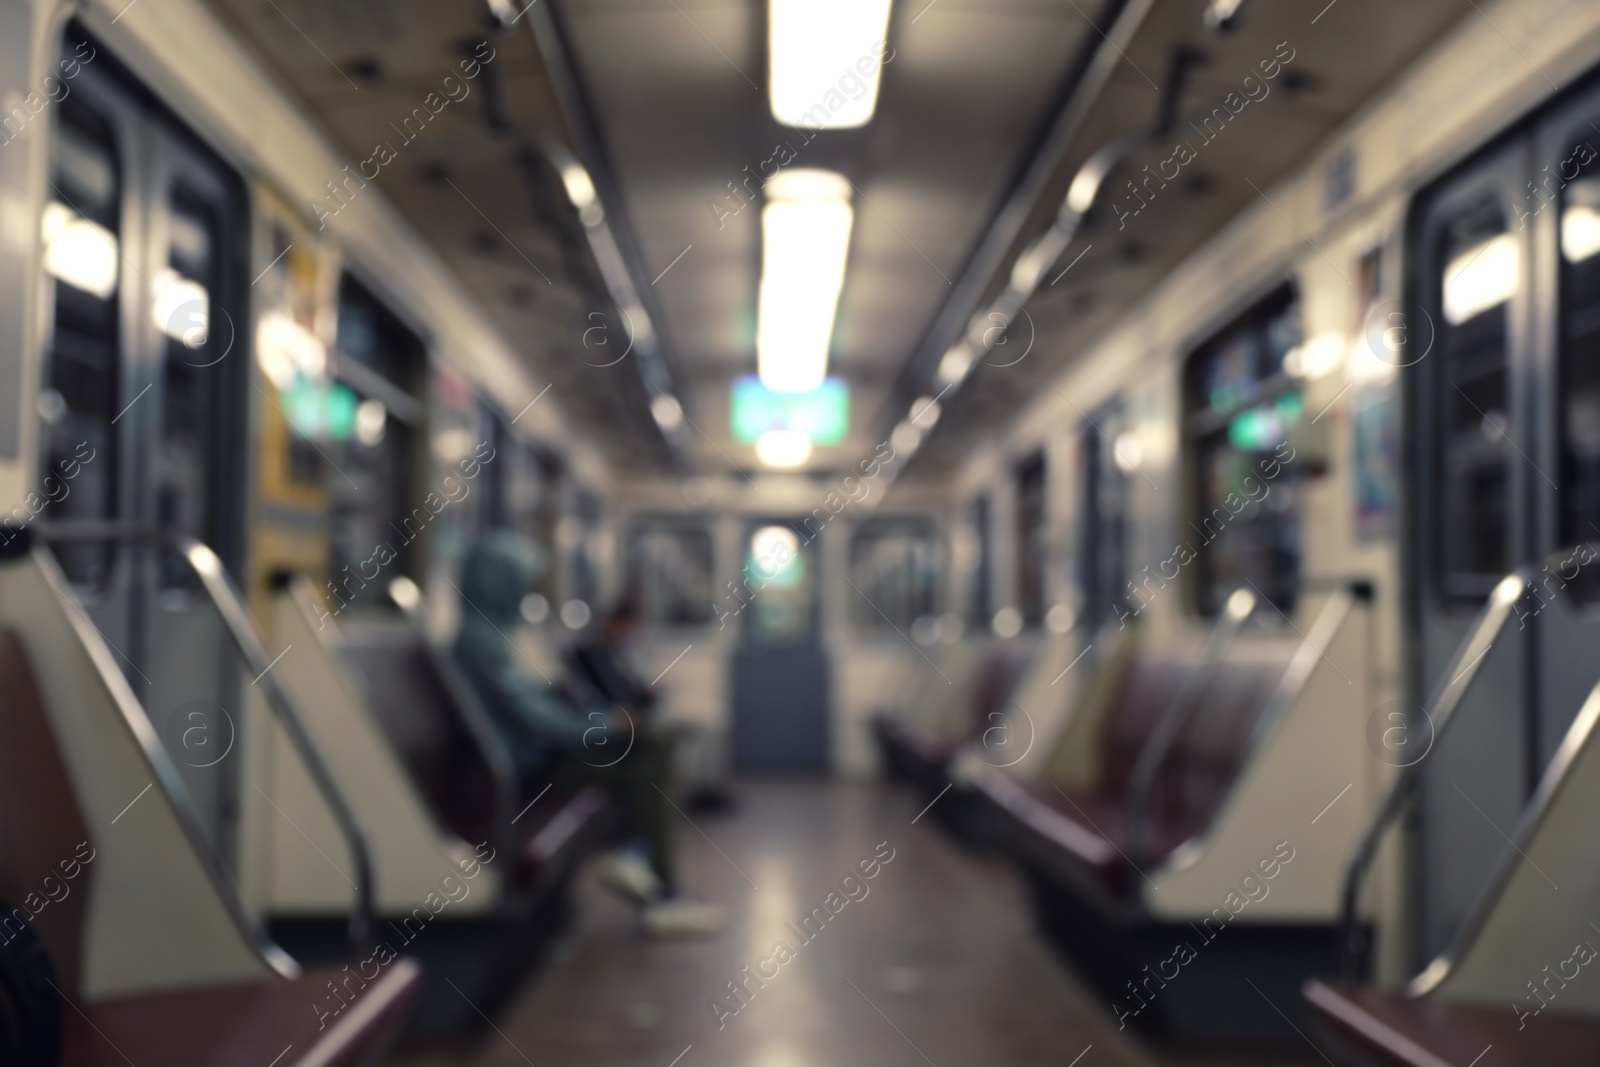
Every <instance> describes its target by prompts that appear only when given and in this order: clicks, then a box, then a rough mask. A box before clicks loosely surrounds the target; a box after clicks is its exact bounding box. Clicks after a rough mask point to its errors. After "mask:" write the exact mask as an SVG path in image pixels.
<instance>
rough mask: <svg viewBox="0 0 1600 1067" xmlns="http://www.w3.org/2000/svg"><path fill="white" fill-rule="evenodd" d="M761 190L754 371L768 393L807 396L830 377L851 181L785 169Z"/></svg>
mask: <svg viewBox="0 0 1600 1067" xmlns="http://www.w3.org/2000/svg"><path fill="white" fill-rule="evenodd" d="M764 191H765V193H766V197H767V204H766V207H765V208H763V209H762V213H761V235H762V249H761V289H760V296H759V305H758V308H757V315H758V323H757V327H756V364H757V373H758V374H759V375H760V378H761V384H762V385H765V386H766V387H767V388H768V389H771V390H773V391H774V392H779V393H806V392H810V391H811V390H813V389H816V388H817V387H819V386H820V385H822V382H823V379H824V378H826V377H827V374H828V349H829V347H830V345H831V344H832V340H833V323H834V316H835V314H836V313H837V311H838V308H839V294H840V292H841V290H842V289H843V288H844V272H845V262H846V260H847V259H848V258H849V254H850V228H851V225H852V223H853V221H854V217H855V213H854V211H853V210H852V209H851V206H850V183H849V182H848V181H846V180H845V178H844V176H843V175H840V174H835V173H833V172H832V171H825V170H786V171H783V172H781V173H779V174H778V175H776V176H774V177H773V178H772V180H770V181H769V182H767V185H766V188H765V190H764Z"/></svg>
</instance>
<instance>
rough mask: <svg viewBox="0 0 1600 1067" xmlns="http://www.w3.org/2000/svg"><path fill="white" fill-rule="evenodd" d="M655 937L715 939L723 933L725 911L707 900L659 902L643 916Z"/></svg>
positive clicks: (645, 924) (647, 908) (644, 911)
mask: <svg viewBox="0 0 1600 1067" xmlns="http://www.w3.org/2000/svg"><path fill="white" fill-rule="evenodd" d="M641 916H642V918H643V920H644V930H645V933H647V934H649V935H650V936H651V937H659V938H669V937H711V936H712V935H714V934H718V933H721V932H722V926H723V919H722V909H721V908H720V907H718V906H717V905H715V904H707V903H706V902H705V901H703V900H682V899H676V898H675V899H671V900H658V901H656V902H654V903H653V904H646V905H645V906H644V910H643V912H642V913H641Z"/></svg>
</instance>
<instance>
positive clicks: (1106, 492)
mask: <svg viewBox="0 0 1600 1067" xmlns="http://www.w3.org/2000/svg"><path fill="white" fill-rule="evenodd" d="M1079 440H1080V441H1081V442H1082V453H1081V454H1082V457H1083V481H1082V483H1081V484H1082V487H1083V504H1082V510H1081V512H1080V522H1081V524H1082V527H1081V529H1082V535H1081V537H1080V539H1079V549H1078V587H1079V588H1080V589H1081V590H1082V593H1083V604H1082V611H1081V612H1080V613H1079V614H1080V617H1081V618H1082V619H1083V622H1084V625H1086V626H1088V627H1090V628H1091V629H1092V628H1094V627H1098V626H1101V625H1103V624H1104V623H1107V622H1109V621H1111V619H1113V618H1116V617H1118V616H1120V615H1121V614H1123V613H1124V612H1125V611H1127V610H1128V608H1129V606H1130V605H1129V604H1128V602H1127V598H1128V593H1127V588H1126V587H1127V582H1128V564H1127V555H1126V554H1127V523H1128V489H1129V487H1128V480H1129V476H1130V474H1131V472H1133V471H1135V470H1137V469H1138V466H1139V463H1140V461H1141V460H1142V459H1143V456H1142V455H1141V452H1142V449H1141V448H1140V447H1139V443H1138V438H1137V437H1135V436H1134V435H1132V434H1130V433H1128V432H1127V431H1126V429H1125V419H1124V416H1123V413H1122V405H1121V404H1120V403H1115V402H1114V403H1111V404H1107V405H1105V406H1103V407H1101V408H1099V409H1098V410H1096V411H1093V412H1091V413H1090V415H1089V425H1087V426H1085V427H1084V428H1083V432H1082V434H1081V436H1080V438H1079Z"/></svg>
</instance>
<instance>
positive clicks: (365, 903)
mask: <svg viewBox="0 0 1600 1067" xmlns="http://www.w3.org/2000/svg"><path fill="white" fill-rule="evenodd" d="M32 529H33V531H34V534H35V536H37V537H38V538H39V540H41V541H43V542H45V543H47V544H100V543H110V544H117V545H130V546H134V547H139V548H148V549H152V550H156V551H163V552H168V553H170V554H172V555H174V556H176V557H178V558H179V559H181V560H183V561H184V562H185V563H186V564H188V566H189V569H190V570H191V571H192V572H193V573H194V575H195V576H196V577H197V578H199V579H200V585H201V588H202V589H204V590H205V593H206V596H207V598H208V599H209V600H210V601H211V605H212V607H213V608H214V609H216V612H217V615H218V617H219V618H221V619H222V622H223V626H224V627H225V628H226V629H227V631H228V635H229V637H231V638H232V639H233V643H234V645H235V646H236V647H237V648H238V650H239V653H240V655H241V656H243V657H244V660H245V663H246V664H247V665H248V666H249V668H250V670H252V671H254V672H255V673H256V675H257V677H256V683H255V684H257V685H259V686H260V687H261V689H262V690H263V691H264V693H265V695H266V698H267V704H268V706H269V707H270V708H271V709H272V712H273V714H274V715H275V716H276V717H277V719H278V722H279V724H280V725H282V726H283V729H284V732H285V733H286V734H288V735H289V741H290V743H291V744H292V745H294V747H295V751H296V752H297V753H298V754H299V756H300V758H301V760H302V761H303V762H304V764H305V767H306V770H307V771H308V772H309V773H310V775H311V780H312V783H313V784H314V785H315V786H316V788H317V791H318V792H319V793H321V794H322V798H323V800H324V801H326V802H327V805H328V809H329V811H330V812H331V813H332V815H333V819H334V822H335V823H337V824H338V826H339V831H340V833H341V834H342V835H343V837H344V839H345V845H346V847H348V848H349V850H350V857H351V861H352V862H353V863H354V865H355V889H356V901H355V907H354V908H353V909H352V911H351V913H350V940H351V943H352V946H353V947H355V948H356V949H357V950H358V951H360V950H364V949H365V947H366V945H367V940H368V937H369V934H370V931H371V929H372V910H373V903H372V901H373V889H372V858H371V854H370V851H369V849H368V846H367V838H366V833H365V831H363V830H362V828H361V824H360V823H359V822H358V821H357V819H356V816H355V812H354V811H353V810H352V808H351V807H350V804H349V802H348V801H346V800H345V798H344V794H343V793H341V792H340V791H339V787H338V785H337V784H336V783H335V782H334V780H333V776H332V774H331V773H330V772H329V771H328V767H327V764H325V763H324V762H323V760H322V756H321V754H320V753H319V752H318V751H317V749H316V746H315V745H314V744H312V741H311V736H310V734H309V733H307V732H306V728H305V724H304V722H303V721H302V716H301V714H300V712H299V709H298V708H297V707H296V706H295V703H294V701H293V700H292V699H291V698H290V696H289V694H288V693H287V692H286V691H285V690H284V688H283V687H282V686H281V685H279V684H278V680H277V679H276V678H274V677H273V676H272V673H271V670H270V668H271V667H272V665H273V662H274V661H273V660H272V659H271V658H270V657H269V656H268V655H267V652H266V648H265V647H264V646H263V645H262V643H261V638H260V636H259V635H258V634H257V633H256V628H255V624H254V623H253V622H251V620H250V612H249V609H248V608H247V607H246V605H245V601H244V597H243V596H241V595H240V593H239V590H238V589H237V588H236V587H235V586H234V584H233V580H232V579H231V578H229V577H228V573H227V571H226V570H225V569H224V568H223V566H222V560H221V559H220V558H219V557H218V556H217V554H216V553H215V552H214V551H212V550H211V548H210V547H209V546H207V545H205V544H203V543H202V542H200V541H198V540H196V539H194V538H192V537H190V536H188V535H187V534H184V533H181V532H179V531H176V530H168V529H162V528H160V527H155V526H147V525H143V524H140V523H123V522H103V521H82V522H76V521H74V522H52V523H36V524H34V526H33V527H32Z"/></svg>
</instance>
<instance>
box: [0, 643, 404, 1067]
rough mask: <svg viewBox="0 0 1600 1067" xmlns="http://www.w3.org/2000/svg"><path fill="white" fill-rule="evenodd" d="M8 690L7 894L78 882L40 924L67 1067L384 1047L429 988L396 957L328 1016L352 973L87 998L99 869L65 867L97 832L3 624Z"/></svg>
mask: <svg viewBox="0 0 1600 1067" xmlns="http://www.w3.org/2000/svg"><path fill="white" fill-rule="evenodd" d="M0 692H4V693H5V694H6V699H5V702H4V704H0V896H5V897H7V898H8V899H12V900H16V901H23V900H25V899H26V897H27V896H28V895H31V894H33V893H37V892H39V891H40V887H41V886H43V885H44V884H45V879H46V878H50V879H51V880H52V883H51V884H52V885H53V884H54V883H55V882H58V881H63V880H65V881H67V882H69V889H70V891H69V892H68V893H67V894H66V895H65V896H63V897H61V898H60V899H52V900H51V902H50V903H49V905H48V906H46V907H44V908H42V909H41V910H40V912H39V914H38V915H37V916H36V917H35V918H34V919H33V920H32V922H31V926H32V928H33V929H34V930H35V931H36V932H37V933H38V935H39V938H40V941H41V942H42V943H43V944H44V946H45V948H46V950H47V951H48V953H49V955H50V957H51V963H52V965H53V967H54V969H55V971H56V974H57V979H56V985H57V988H58V991H59V992H60V994H61V995H62V996H63V997H65V998H66V999H67V1001H68V1003H67V1005H64V1006H63V1007H62V1010H61V1020H62V1049H61V1051H62V1055H61V1061H60V1062H61V1064H62V1065H63V1067H101V1065H104V1067H122V1065H124V1064H127V1063H129V1062H132V1063H135V1064H138V1065H139V1067H147V1065H156V1064H171V1065H175V1067H176V1065H182V1067H232V1065H234V1064H238V1065H240V1067H266V1065H267V1064H268V1063H269V1061H271V1060H272V1059H273V1057H274V1056H277V1055H278V1053H279V1052H285V1055H284V1056H283V1058H282V1059H281V1060H278V1061H277V1063H276V1067H296V1065H301V1064H304V1065H306V1067H311V1065H313V1064H315V1065H316V1067H357V1065H359V1064H365V1063H369V1062H371V1060H372V1059H374V1058H375V1057H376V1056H377V1055H378V1054H379V1053H380V1052H381V1051H382V1048H383V1045H384V1044H385V1043H386V1042H387V1040H388V1038H389V1037H391V1036H392V1035H393V1034H394V1033H395V1031H396V1030H397V1029H398V1027H399V1024H400V1023H401V1022H402V1021H403V1020H404V1013H405V1011H406V1009H407V1007H408V1006H409V1005H410V1003H411V1002H412V1000H413V999H415V997H416V994H417V992H418V990H419V988H420V985H419V976H420V973H421V972H420V969H419V968H418V967H417V965H416V963H414V962H413V961H410V960H406V959H400V960H395V961H394V962H392V963H390V964H389V965H388V966H387V967H385V968H383V970H382V971H381V973H379V974H378V975H377V976H376V977H375V978H374V979H372V980H371V981H369V982H367V983H366V987H365V988H364V989H360V986H359V985H358V984H357V980H354V979H352V980H351V982H352V984H351V986H350V988H351V990H352V991H354V990H357V989H360V993H359V995H358V996H354V997H353V998H352V1003H351V1004H350V1006H349V1007H348V1008H345V1009H344V1010H342V1011H340V1012H338V1013H337V1015H334V1016H332V1017H331V1018H327V1019H324V1018H323V1017H321V1016H320V1015H319V1013H318V1011H317V1005H319V1004H322V1005H328V1006H332V1005H333V1004H335V1003H336V1002H334V1001H332V1000H330V998H331V997H332V996H333V994H332V993H331V992H330V990H329V988H328V984H327V983H328V982H329V981H330V980H332V979H334V978H335V977H339V978H344V977H345V974H344V972H343V971H342V970H341V971H335V970H334V969H331V968H330V969H326V970H321V971H314V972H310V973H307V974H304V975H302V976H301V977H300V978H298V979H294V980H288V981H286V980H284V979H281V978H279V977H277V976H276V975H264V976H263V977H262V978H260V979H258V980H255V981H247V982H238V983H232V984H224V985H208V986H201V987H195V988H189V989H180V990H174V991H171V992H161V993H144V994H138V995H135V996H128V997H117V998H110V999H105V1000H98V1001H94V1002H86V1001H84V1000H83V998H82V997H81V995H80V994H79V984H78V968H79V959H80V957H81V954H82V945H83V936H84V933H83V930H84V922H85V918H86V916H85V904H86V902H87V901H88V899H89V896H90V892H89V883H90V882H92V881H93V880H94V879H95V875H96V869H95V867H94V865H93V864H92V863H85V864H83V865H81V867H79V866H78V865H77V864H74V865H73V866H74V867H77V868H78V869H77V870H75V872H74V875H75V877H72V878H65V879H64V878H63V870H64V869H65V868H63V865H62V863H63V861H70V860H72V859H73V858H74V856H75V855H77V856H82V855H83V853H81V852H79V851H78V848H79V845H80V844H81V843H84V842H87V841H88V840H89V834H88V831H87V829H86V827H85V824H84V821H83V816H82V813H81V810H80V809H79V807H78V804H77V798H76V796H75V795H74V793H73V789H72V782H71V779H70V778H69V777H68V775H67V771H66V768H65V765H64V763H63V761H62V758H61V750H60V747H59V745H58V743H57V740H56V737H55V732H54V729H53V727H52V726H51V723H50V717H49V713H48V711H47V710H46V708H45V705H44V701H43V699H42V697H41V694H40V690H39V687H38V683H37V678H36V677H35V674H34V671H33V667H32V664H31V662H30V659H29V656H28V653H27V649H26V648H25V646H24V645H23V643H22V641H21V640H20V639H19V638H18V637H17V635H16V634H15V633H14V632H12V631H11V630H7V629H0ZM90 847H92V846H90ZM57 891H59V890H57Z"/></svg>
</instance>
